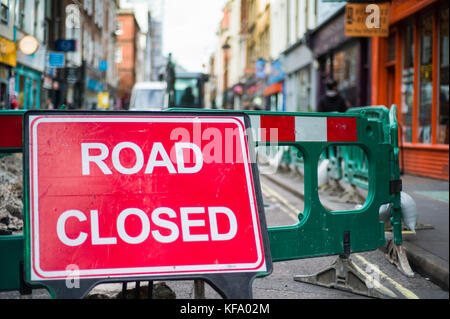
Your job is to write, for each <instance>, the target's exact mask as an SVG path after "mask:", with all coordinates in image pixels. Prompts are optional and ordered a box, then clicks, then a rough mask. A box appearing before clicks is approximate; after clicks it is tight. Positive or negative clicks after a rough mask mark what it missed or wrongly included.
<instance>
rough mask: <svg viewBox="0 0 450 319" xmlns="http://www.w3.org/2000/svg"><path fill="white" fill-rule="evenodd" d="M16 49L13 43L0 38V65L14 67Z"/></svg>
mask: <svg viewBox="0 0 450 319" xmlns="http://www.w3.org/2000/svg"><path fill="white" fill-rule="evenodd" d="M16 54H17V47H16V44H15V43H14V42H13V41H10V40H7V39H5V38H2V37H0V63H4V64H7V65H9V66H12V67H15V66H16V63H17V61H16Z"/></svg>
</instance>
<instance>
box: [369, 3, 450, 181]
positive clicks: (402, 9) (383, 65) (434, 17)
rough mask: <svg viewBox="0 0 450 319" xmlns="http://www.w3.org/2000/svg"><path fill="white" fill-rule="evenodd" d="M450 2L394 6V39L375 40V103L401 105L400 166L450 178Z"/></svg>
mask: <svg viewBox="0 0 450 319" xmlns="http://www.w3.org/2000/svg"><path fill="white" fill-rule="evenodd" d="M448 14H449V6H448V1H431V0H424V1H420V2H418V1H402V2H398V3H396V2H394V3H392V5H391V14H390V21H389V24H390V25H389V29H390V36H389V37H388V38H373V39H372V52H371V53H372V61H371V63H372V86H371V90H372V103H371V104H374V105H387V106H390V105H392V104H396V105H397V107H398V119H399V124H400V133H401V134H400V136H399V137H400V141H401V152H400V156H401V161H400V164H401V167H402V169H403V170H404V171H405V172H406V173H410V174H414V175H421V176H426V177H432V178H437V179H444V180H448V179H449V31H448V30H449V29H448Z"/></svg>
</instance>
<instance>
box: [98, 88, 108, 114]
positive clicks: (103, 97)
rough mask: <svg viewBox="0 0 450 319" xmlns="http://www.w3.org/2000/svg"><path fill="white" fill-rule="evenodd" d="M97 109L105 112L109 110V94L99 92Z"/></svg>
mask: <svg viewBox="0 0 450 319" xmlns="http://www.w3.org/2000/svg"><path fill="white" fill-rule="evenodd" d="M97 105H98V108H99V109H102V110H107V109H108V108H109V93H108V92H101V93H98V103H97Z"/></svg>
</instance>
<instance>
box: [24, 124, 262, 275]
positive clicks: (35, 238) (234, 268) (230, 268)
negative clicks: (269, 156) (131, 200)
mask: <svg viewBox="0 0 450 319" xmlns="http://www.w3.org/2000/svg"><path fill="white" fill-rule="evenodd" d="M48 122H53V123H77V122H80V123H81V122H104V123H107V122H110V123H112V122H114V123H117V122H166V123H167V122H178V123H235V124H237V126H238V128H239V136H240V142H241V146H242V154H246V156H244V164H245V165H244V167H245V175H246V179H247V190H248V195H249V200H250V208H251V214H252V221H253V229H254V235H255V244H256V247H257V256H258V259H257V261H256V262H254V263H241V264H239V263H237V264H208V265H188V266H165V267H137V268H136V267H134V268H113V269H94V270H92V269H91V270H86V269H80V270H79V272H78V274H79V277H80V278H105V277H106V278H110V277H124V276H126V277H138V276H164V275H177V274H178V275H183V274H193V273H195V274H211V273H230V272H266V271H267V266H266V260H265V256H263V251H264V250H263V244H262V234H261V232H260V231H261V230H260V227H259V222H258V219H259V218H258V213H257V203H256V195H255V190H254V188H253V187H254V185H253V184H252V176H251V166H250V160H249V152H248V148H247V140H246V138H245V125H244V124H243V118H241V117H228V118H226V117H214V116H208V117H189V116H186V117H164V116H141V117H132V116H123V117H115V116H114V117H101V116H95V117H93V116H85V115H84V116H83V115H79V116H63V115H62V116H58V117H56V116H52V117H47V116H30V120H29V132H30V135H31V137H32V141H31V140H30V143H29V152H30V154H31V156H30V158H29V167H30V168H32V171H31V174H30V195H31V199H30V224H31V225H30V238H31V246H32V247H31V251H30V258H31V267H30V268H31V269H30V271H31V280H54V279H63V278H66V277H67V276H73V272H72V271H71V270H66V269H64V270H61V271H44V270H42V269H41V268H40V264H39V205H38V204H39V201H38V166H37V162H38V158H37V154H38V148H37V146H38V144H37V127H38V125H39V124H40V123H48ZM33 146H34V147H33ZM252 186H253V187H252Z"/></svg>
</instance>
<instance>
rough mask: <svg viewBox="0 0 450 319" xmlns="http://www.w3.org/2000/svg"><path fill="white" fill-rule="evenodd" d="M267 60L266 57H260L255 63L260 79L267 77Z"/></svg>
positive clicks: (257, 75) (256, 72)
mask: <svg viewBox="0 0 450 319" xmlns="http://www.w3.org/2000/svg"><path fill="white" fill-rule="evenodd" d="M265 67H266V61H265V60H264V59H258V60H257V61H256V65H255V74H256V77H257V78H259V79H264V78H265V77H266V72H265Z"/></svg>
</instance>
